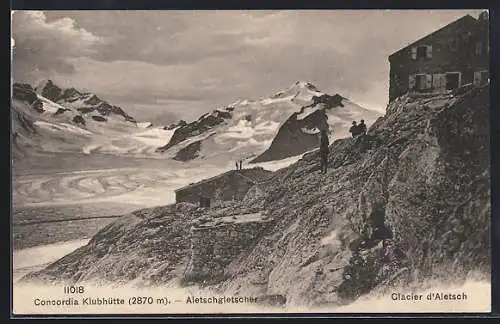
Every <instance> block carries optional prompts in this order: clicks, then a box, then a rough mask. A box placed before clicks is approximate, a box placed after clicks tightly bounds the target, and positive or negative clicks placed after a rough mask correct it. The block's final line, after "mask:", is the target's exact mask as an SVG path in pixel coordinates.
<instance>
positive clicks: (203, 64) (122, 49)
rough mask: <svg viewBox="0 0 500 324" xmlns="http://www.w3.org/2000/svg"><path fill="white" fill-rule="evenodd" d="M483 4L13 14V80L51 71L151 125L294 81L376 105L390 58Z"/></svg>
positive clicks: (382, 101) (381, 107)
mask: <svg viewBox="0 0 500 324" xmlns="http://www.w3.org/2000/svg"><path fill="white" fill-rule="evenodd" d="M480 12H481V10H316V11H314V10H304V11H295V10H287V11H227V10H213V11H44V12H41V11H16V12H14V13H13V14H12V38H13V40H14V49H13V56H12V58H13V62H12V78H13V80H14V81H15V82H25V83H30V84H36V83H37V82H39V81H40V80H42V79H52V80H53V81H54V83H55V84H57V85H59V86H61V87H75V88H77V89H82V90H84V91H88V92H93V93H95V94H97V95H98V96H99V97H101V98H102V99H104V100H106V101H108V102H109V103H111V104H113V105H118V106H120V107H122V109H123V110H125V111H126V112H127V113H128V114H130V115H132V116H134V117H135V118H136V119H137V120H141V121H153V122H157V123H169V122H173V121H177V120H179V119H185V120H187V121H189V120H194V119H197V118H198V117H199V116H200V115H202V114H203V113H205V112H208V111H211V110H214V109H217V108H222V107H224V106H226V105H228V104H231V103H233V102H235V101H236V100H239V99H241V100H243V99H259V98H264V97H268V96H270V95H272V94H273V93H276V92H278V91H280V90H283V89H285V88H287V87H289V86H291V85H292V84H293V83H295V82H296V81H298V80H300V81H308V82H311V83H313V84H314V85H315V86H316V87H317V88H319V89H320V90H322V91H324V92H326V93H329V94H332V95H333V94H336V93H339V94H340V95H342V96H344V97H347V98H349V99H350V100H351V101H353V102H355V103H357V104H359V105H361V106H363V107H366V108H368V109H373V110H377V111H380V112H384V111H385V107H386V104H387V99H388V75H389V64H388V56H389V55H390V54H391V53H393V52H395V51H397V50H398V49H400V48H402V47H404V46H406V45H408V44H410V43H412V42H414V41H415V40H417V39H419V38H421V37H423V36H425V35H427V34H428V33H431V32H433V31H434V30H436V29H439V28H441V27H443V26H445V25H446V24H448V23H450V22H452V21H454V20H456V19H458V18H460V17H462V16H464V15H466V14H470V15H472V16H473V17H475V18H477V16H478V15H479V13H480Z"/></svg>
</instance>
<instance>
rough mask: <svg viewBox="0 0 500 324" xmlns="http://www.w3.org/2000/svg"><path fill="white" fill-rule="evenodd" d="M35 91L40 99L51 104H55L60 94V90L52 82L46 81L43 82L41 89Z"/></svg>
mask: <svg viewBox="0 0 500 324" xmlns="http://www.w3.org/2000/svg"><path fill="white" fill-rule="evenodd" d="M37 91H38V92H39V93H40V95H41V96H42V97H44V98H47V99H49V100H51V101H53V102H57V100H58V99H59V98H60V96H61V93H62V89H61V88H59V87H58V86H56V85H55V84H54V82H52V80H47V82H45V83H44V84H43V86H42V87H40V88H39V89H37Z"/></svg>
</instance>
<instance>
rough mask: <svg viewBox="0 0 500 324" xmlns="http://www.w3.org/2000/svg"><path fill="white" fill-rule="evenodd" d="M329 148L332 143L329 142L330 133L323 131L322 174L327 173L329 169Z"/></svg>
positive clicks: (320, 151)
mask: <svg viewBox="0 0 500 324" xmlns="http://www.w3.org/2000/svg"><path fill="white" fill-rule="evenodd" d="M328 146H330V142H329V141H328V133H327V131H326V130H325V129H323V130H321V132H320V143H319V155H320V159H321V161H320V166H321V173H326V171H327V169H328Z"/></svg>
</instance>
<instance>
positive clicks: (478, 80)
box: [474, 71, 481, 86]
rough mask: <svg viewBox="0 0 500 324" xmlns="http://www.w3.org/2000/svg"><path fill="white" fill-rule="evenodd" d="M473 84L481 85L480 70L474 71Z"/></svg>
mask: <svg viewBox="0 0 500 324" xmlns="http://www.w3.org/2000/svg"><path fill="white" fill-rule="evenodd" d="M474 85H475V86H479V85H481V72H479V71H475V72H474Z"/></svg>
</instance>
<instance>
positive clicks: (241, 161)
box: [240, 160, 243, 170]
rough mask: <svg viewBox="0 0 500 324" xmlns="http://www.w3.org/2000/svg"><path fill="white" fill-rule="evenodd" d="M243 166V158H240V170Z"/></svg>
mask: <svg viewBox="0 0 500 324" xmlns="http://www.w3.org/2000/svg"><path fill="white" fill-rule="evenodd" d="M242 168H243V160H240V170H241V169H242Z"/></svg>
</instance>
